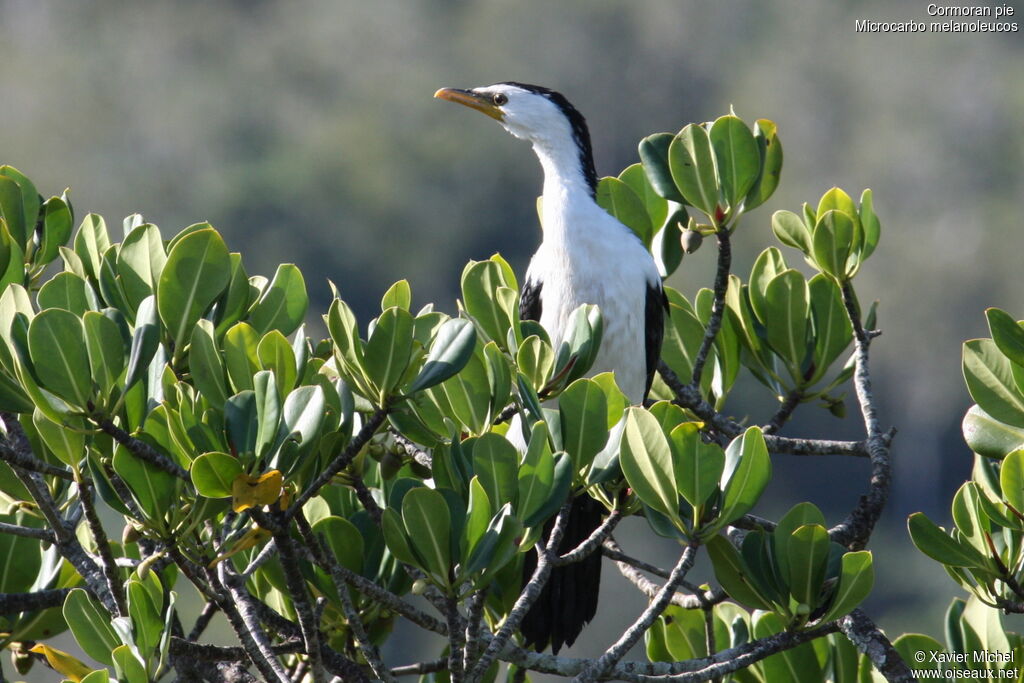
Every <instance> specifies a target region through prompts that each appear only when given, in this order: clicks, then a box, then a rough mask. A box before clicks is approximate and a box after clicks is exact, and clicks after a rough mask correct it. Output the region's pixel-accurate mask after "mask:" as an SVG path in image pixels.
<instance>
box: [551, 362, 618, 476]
mask: <svg viewBox="0 0 1024 683" xmlns="http://www.w3.org/2000/svg"><path fill="white" fill-rule="evenodd" d="M558 414H559V418H560V422H561V428H562V446H563V448H564V449H565V451H566V452H567V453H568V454H569V456H570V457H571V458H572V462H573V466H574V467H575V468H576V469H577V470H581V469H583V468H585V467H587V466H589V465H590V463H591V462H593V460H594V456H596V455H597V454H598V453H600V452H601V449H602V448H604V446H605V443H606V442H607V441H608V400H607V399H606V398H605V393H604V391H603V390H602V389H601V387H600V386H599V385H598V384H597V383H596V382H594V381H593V380H591V379H586V378H583V379H578V380H576V381H575V382H573V383H572V384H570V385H569V387H568V388H567V389H566V390H565V391H563V392H562V393H561V395H560V396H559V398H558Z"/></svg>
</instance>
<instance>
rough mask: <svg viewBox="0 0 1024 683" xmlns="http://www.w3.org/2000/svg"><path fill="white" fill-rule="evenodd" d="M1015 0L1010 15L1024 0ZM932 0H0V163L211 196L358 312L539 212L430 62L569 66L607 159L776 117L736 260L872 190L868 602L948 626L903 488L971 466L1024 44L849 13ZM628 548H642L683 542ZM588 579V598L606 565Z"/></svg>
mask: <svg viewBox="0 0 1024 683" xmlns="http://www.w3.org/2000/svg"><path fill="white" fill-rule="evenodd" d="M1010 4H1011V5H1012V6H1014V7H1015V8H1016V10H1017V14H1016V16H1015V17H1013V18H1011V20H1016V21H1018V22H1019V23H1021V24H1022V25H1024V7H1022V6H1021V5H1020V4H1019V3H1010ZM926 7H927V3H926V2H925V1H924V0H913V1H905V2H901V3H891V2H883V1H881V0H878V1H870V0H864V1H854V0H850V1H847V2H819V3H811V2H799V1H798V0H775V1H774V2H771V3H764V2H758V1H757V0H722V1H719V2H714V3H712V2H698V1H696V0H688V1H685V2H679V1H678V0H647V1H646V2H643V3H630V2H626V1H624V0H589V1H588V0H563V1H562V2H559V3H544V2H533V1H521V2H515V3H512V2H456V1H453V0H419V1H417V2H403V1H401V0H382V1H378V2H374V3H364V2H357V1H354V0H343V1H338V2H328V1H326V0H322V1H313V0H299V1H295V0H293V1H291V2H284V1H283V0H280V1H274V0H262V1H253V0H249V1H243V0H238V1H235V2H219V3H207V2H195V1H185V2H152V3H132V2H127V1H118V0H88V1H82V2H75V3H69V2H53V1H44V0H0V102H2V108H0V112H2V113H0V160H2V161H3V162H4V163H9V164H12V165H14V166H16V167H18V168H19V169H21V170H22V171H24V172H25V173H27V174H29V175H30V176H31V177H32V178H33V179H34V180H35V181H36V182H37V184H38V185H39V187H40V189H41V191H43V192H45V193H49V194H53V193H57V194H59V192H60V191H61V190H62V189H63V187H64V186H65V184H71V185H72V200H73V201H74V203H75V206H76V210H77V213H78V216H79V218H80V217H81V216H82V215H84V213H85V212H87V211H96V212H99V213H102V214H104V215H105V216H106V218H107V220H108V222H109V223H111V224H112V225H115V226H116V224H117V221H119V220H120V218H121V217H123V216H125V215H127V214H129V213H132V212H135V211H140V212H143V213H144V214H145V216H146V218H147V219H148V220H150V221H152V222H156V223H158V224H159V225H160V226H161V227H162V228H163V229H164V231H165V232H166V233H173V232H175V231H176V230H178V229H180V228H182V227H184V226H186V225H188V224H190V223H193V222H196V221H200V220H209V221H210V222H211V223H213V224H214V225H215V226H216V227H217V228H218V229H220V230H221V231H222V232H223V233H224V235H225V237H226V239H227V241H228V244H229V246H230V247H231V248H232V249H233V250H240V251H243V252H244V253H245V255H246V261H247V264H252V268H251V269H252V270H253V271H256V272H263V273H266V274H270V273H272V271H273V268H274V266H275V265H276V264H277V263H278V262H281V261H293V262H295V263H297V264H298V265H299V266H300V267H301V268H302V270H303V272H304V273H305V275H306V278H307V282H308V283H309V286H310V293H311V295H312V296H313V297H314V301H313V305H312V307H311V310H314V311H320V310H325V308H326V304H327V302H328V300H329V290H328V287H327V284H326V280H327V279H328V278H330V279H331V280H333V281H334V282H336V283H337V284H338V286H339V289H340V290H341V292H342V295H343V296H344V297H345V298H346V299H347V300H348V301H350V302H351V303H352V304H353V305H354V306H355V308H356V310H357V313H359V314H361V315H362V316H363V317H367V316H368V315H369V313H370V312H371V311H372V310H374V307H375V306H376V302H377V301H378V299H379V296H380V294H381V293H383V291H384V290H385V289H386V287H387V286H388V285H389V284H390V283H391V282H392V281H394V280H396V279H400V278H402V277H407V278H408V279H409V280H410V281H411V283H412V285H413V292H414V297H415V301H416V302H418V304H422V303H425V302H427V301H436V302H438V304H439V305H440V306H442V307H443V308H445V309H448V310H453V309H454V297H455V295H456V292H457V286H458V275H459V273H460V272H461V268H462V266H463V265H464V263H465V262H466V261H467V260H468V259H470V258H477V259H479V258H483V257H486V256H488V255H489V254H491V253H492V252H494V251H501V252H502V253H503V254H504V255H505V256H506V257H508V258H509V259H510V261H511V262H512V263H513V265H514V266H516V267H517V269H519V271H520V272H522V271H523V270H524V269H525V266H526V263H527V259H528V257H529V254H530V253H531V251H532V249H533V247H534V245H535V244H536V242H537V241H538V239H539V230H538V228H537V221H536V217H535V213H534V208H533V206H534V201H533V200H534V197H535V196H536V195H537V194H538V193H539V188H540V171H539V168H538V167H537V165H536V162H535V160H534V158H533V156H532V154H531V152H530V150H529V148H528V147H527V146H526V145H523V144H521V143H518V142H516V141H514V140H512V139H511V138H509V137H507V136H506V135H505V134H504V133H503V132H502V131H500V130H499V129H498V128H497V127H496V126H494V125H493V124H492V123H491V122H489V121H488V120H487V119H485V118H484V117H477V116H474V115H472V114H471V113H470V112H467V111H465V110H462V109H457V108H454V107H451V106H448V105H443V104H441V103H439V102H436V101H434V100H432V99H431V94H432V93H433V92H434V90H435V89H436V88H437V87H439V86H472V85H483V84H488V83H492V82H495V81H500V80H520V81H526V82H536V83H542V84H545V85H548V86H551V87H553V88H556V89H558V90H561V91H562V92H564V93H565V94H566V95H567V96H568V97H569V98H570V99H571V100H572V101H573V102H574V103H575V104H576V105H577V106H578V107H579V108H580V109H581V110H582V111H583V112H584V113H585V114H587V116H588V119H589V121H590V124H591V129H592V132H593V137H594V145H595V150H596V155H597V163H598V171H599V172H600V173H603V174H617V173H618V171H619V170H620V169H621V168H623V167H625V166H626V165H628V164H630V163H632V162H633V161H635V160H636V143H637V141H638V140H639V139H640V138H641V137H642V136H644V135H646V134H648V133H651V132H655V131H660V130H671V131H674V130H677V129H678V128H680V127H681V126H682V125H683V124H684V123H687V122H690V121H702V120H706V119H710V118H714V117H716V116H718V115H720V114H721V113H724V112H726V111H727V110H728V108H729V107H730V106H733V107H734V108H735V110H736V112H737V113H738V114H739V115H740V116H742V117H745V118H746V119H748V120H750V119H753V118H757V117H766V118H770V119H772V120H774V121H775V122H776V123H777V124H778V125H779V129H780V136H781V138H782V141H783V144H784V147H785V150H786V166H785V170H784V173H783V182H782V185H781V186H780V188H779V190H778V192H777V193H776V194H775V196H774V197H773V198H772V200H771V201H770V202H768V204H767V205H766V206H764V207H762V208H761V209H759V210H758V211H756V212H754V213H753V214H751V215H750V216H748V217H747V218H746V220H745V222H744V224H743V225H742V226H741V228H740V232H739V233H738V234H737V237H736V238H735V240H734V244H735V247H736V250H737V252H738V254H737V258H736V262H737V263H736V266H737V272H739V273H741V274H745V273H747V272H749V267H750V265H751V263H752V260H753V258H754V256H755V255H756V254H757V253H758V252H759V251H760V250H761V249H763V248H764V247H765V246H767V245H769V244H772V243H774V242H773V238H772V236H771V231H770V226H769V217H770V215H771V213H772V211H774V210H775V209H779V208H789V209H796V208H798V207H799V205H800V203H801V202H803V201H812V202H814V201H816V200H817V198H818V197H819V196H820V195H821V194H822V192H823V191H825V190H826V189H828V188H829V187H831V186H832V185H839V186H841V187H843V188H845V189H847V190H848V191H849V192H850V193H851V194H859V192H860V190H861V189H862V188H864V187H872V188H874V189H875V197H876V208H877V209H878V212H879V214H880V216H881V218H882V221H883V238H882V244H881V248H880V249H879V251H878V252H877V255H876V256H875V257H874V258H873V259H872V260H871V262H870V263H869V264H868V266H867V268H866V269H865V272H864V273H863V274H862V276H861V277H860V278H859V280H858V285H859V287H858V290H859V291H860V292H861V296H862V297H878V298H880V299H881V300H882V305H881V308H880V316H879V321H880V326H881V328H882V329H883V330H884V335H883V337H882V338H881V339H880V340H879V341H878V342H877V343H876V344H875V345H874V346H873V351H874V353H873V360H874V372H875V375H874V377H875V386H876V393H877V395H878V396H879V397H880V401H881V406H882V409H883V414H884V418H885V422H887V423H891V424H895V425H896V426H898V427H899V429H900V434H899V437H898V441H897V445H896V448H895V450H894V457H895V460H896V482H895V490H894V497H893V499H892V501H891V503H890V506H889V508H888V510H887V512H886V515H885V518H884V519H883V524H882V525H881V527H880V529H879V531H878V532H877V533H876V534H875V537H874V539H873V543H872V547H873V549H875V550H876V568H877V570H878V572H879V578H878V585H877V587H876V592H875V595H874V596H873V598H872V599H871V601H870V602H869V603H868V610H869V612H870V613H871V614H872V615H873V616H874V617H876V618H877V621H878V623H879V624H880V625H881V626H882V627H883V628H886V629H887V630H888V631H889V632H890V633H892V634H895V633H899V632H901V631H923V632H927V633H930V634H932V635H934V636H941V622H940V615H941V613H942V611H943V610H944V609H945V607H946V605H947V604H948V601H949V599H950V598H951V597H952V595H953V594H954V593H955V592H956V590H955V587H954V585H953V584H952V583H951V582H950V581H949V580H948V579H947V578H946V577H945V575H944V573H943V571H942V569H941V567H940V566H939V565H938V564H936V563H934V562H931V561H929V560H927V559H926V558H925V557H924V556H922V555H920V554H919V553H917V552H916V551H915V550H914V549H913V547H912V546H911V544H910V542H909V538H908V536H907V534H906V528H905V519H906V515H907V514H908V513H910V512H913V511H915V510H924V511H926V512H927V513H928V514H929V515H931V516H932V517H933V518H935V519H937V520H948V517H949V512H948V501H949V499H950V497H951V495H952V493H953V491H954V490H955V488H956V486H958V485H959V483H960V481H962V480H963V479H964V478H965V477H966V476H967V474H968V472H969V469H970V454H969V452H968V450H967V448H966V447H965V446H964V445H963V443H962V440H961V437H960V429H959V422H960V419H961V417H962V415H963V412H964V410H966V408H967V406H968V405H969V399H968V396H967V393H966V390H965V389H964V387H963V381H962V378H961V376H960V369H959V367H960V350H959V348H960V343H961V342H962V340H964V339H966V338H969V337H972V336H978V335H981V334H983V333H985V321H984V316H983V314H982V311H983V309H984V308H985V307H987V306H1000V307H1002V308H1005V309H1006V310H1008V311H1009V312H1011V313H1012V314H1015V315H1017V316H1018V317H1024V296H1022V295H1021V291H1022V289H1021V286H1020V283H1021V280H1022V278H1021V275H1020V273H1019V261H1020V253H1021V239H1022V238H1021V236H1020V227H1021V209H1020V201H1021V199H1022V198H1024V171H1022V169H1024V133H1022V131H1021V123H1022V119H1021V114H1020V112H1021V111H1022V109H1024V41H1022V40H1021V38H1020V34H1019V33H1015V34H1014V33H1011V34H926V35H892V34H865V33H856V32H855V26H854V22H855V19H858V18H867V19H874V20H881V21H896V20H900V19H913V20H916V21H929V20H930V17H928V15H927V12H926ZM115 229H116V228H115ZM787 251H788V253H787V258H788V259H790V261H791V262H793V263H796V262H797V261H798V259H797V258H796V257H795V255H794V253H793V252H792V251H791V250H787ZM712 252H713V249H712V248H710V247H708V248H705V249H704V250H703V251H701V252H698V253H697V254H696V255H694V256H691V257H688V258H687V260H686V261H685V262H684V264H683V267H682V269H681V271H680V273H679V274H677V275H676V276H675V277H674V278H673V281H672V283H671V284H672V285H673V286H675V287H677V288H680V289H681V290H682V291H684V292H686V293H688V294H690V295H692V293H693V292H694V291H695V290H696V288H697V287H699V286H710V284H711V272H712V266H713V253H712ZM748 388H749V391H743V390H740V391H737V392H735V394H734V395H735V396H736V398H737V399H738V400H737V401H736V403H735V404H734V407H733V410H734V412H735V413H736V414H737V415H741V416H742V415H749V416H750V418H751V420H754V421H757V420H763V419H765V417H766V416H768V415H770V414H771V412H772V410H773V405H772V404H771V401H770V398H769V397H768V396H767V395H766V394H765V392H764V390H763V389H762V388H760V387H758V386H754V385H750V386H749V387H748ZM850 408H851V409H855V404H853V403H852V402H851V405H850ZM802 413H803V415H802V417H799V418H798V419H797V420H796V421H795V422H794V423H793V424H792V425H791V426H789V427H787V433H790V434H801V435H817V436H823V437H833V438H854V437H855V436H856V434H857V431H856V429H857V421H855V420H847V421H839V420H836V419H835V418H832V417H831V416H829V415H828V414H827V412H826V411H824V410H821V409H819V408H817V407H815V406H807V407H805V408H804V409H803V411H802ZM867 473H868V468H867V463H865V462H839V461H828V462H826V461H813V462H809V461H807V460H798V459H795V458H790V459H788V460H787V459H782V460H777V461H776V467H775V476H774V480H773V482H772V484H771V485H770V488H769V493H768V497H767V498H766V503H765V504H764V506H763V509H762V510H760V511H759V512H761V513H763V514H766V515H769V516H774V515H778V514H780V513H781V512H782V511H784V510H785V509H787V508H788V507H789V506H790V505H792V504H793V503H795V502H797V501H799V500H806V499H809V500H812V501H814V502H815V503H817V504H818V505H820V506H822V507H823V509H825V511H826V514H828V513H829V511H831V512H832V514H833V516H835V515H838V514H840V513H841V512H844V511H845V510H848V509H849V508H850V507H852V505H853V503H854V502H855V500H856V497H857V496H858V495H859V494H860V492H861V491H862V489H863V488H864V486H865V482H866V479H867ZM638 524H642V522H639V523H638ZM637 530H638V531H639V530H641V529H640V527H639V526H638V527H637ZM620 535H621V536H622V537H623V538H628V537H629V535H626V534H621V533H620ZM632 550H635V551H636V552H646V553H648V554H653V555H654V556H655V557H657V558H659V559H661V560H662V561H668V558H670V557H674V556H675V554H676V553H677V552H678V550H677V549H676V548H674V547H672V546H670V545H668V544H666V543H655V544H654V546H653V547H651V548H648V549H643V548H640V547H636V548H632ZM611 574H612V572H611V571H609V572H608V575H609V576H610V575H611ZM705 575H709V574H705ZM605 584H606V585H605V590H606V591H608V593H609V596H608V597H607V598H606V600H605V604H606V605H608V604H611V600H612V598H611V595H610V594H611V593H612V592H617V591H623V592H624V591H625V590H626V587H625V585H624V584H622V583H617V582H615V581H606V582H605ZM627 595H628V599H626V598H623V599H618V600H619V601H618V602H617V603H616V604H617V605H619V607H618V608H617V609H615V610H611V609H606V610H605V611H604V612H601V613H599V619H602V620H604V619H606V620H607V625H603V626H602V627H600V628H594V629H591V630H590V631H589V632H588V634H587V635H588V636H590V642H588V643H585V644H582V645H579V646H577V648H576V649H575V652H576V653H577V654H590V653H594V652H599V651H602V650H603V649H604V647H605V645H606V644H607V642H608V641H609V638H611V637H612V636H611V631H612V629H613V628H615V627H618V626H619V622H620V621H621V622H623V623H625V622H626V620H627V619H629V620H632V618H633V616H635V612H636V611H637V610H639V609H640V600H639V599H638V597H637V596H635V595H633V594H627ZM634 605H635V609H634ZM405 652H409V657H410V658H411V656H412V651H411V649H410V644H409V643H403V642H396V643H395V646H394V648H393V655H392V658H396V661H395V663H400V662H401V661H404V660H405V657H404V656H403V654H401V653H405ZM33 675H43V674H42V672H41V671H40V670H38V669H37V670H36V671H34V672H33ZM37 680H43V679H37Z"/></svg>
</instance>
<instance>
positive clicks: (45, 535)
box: [0, 522, 53, 543]
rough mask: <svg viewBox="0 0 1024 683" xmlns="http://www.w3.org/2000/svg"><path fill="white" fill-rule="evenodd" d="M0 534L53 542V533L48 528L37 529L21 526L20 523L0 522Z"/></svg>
mask: <svg viewBox="0 0 1024 683" xmlns="http://www.w3.org/2000/svg"><path fill="white" fill-rule="evenodd" d="M0 534H10V535H12V536H22V537H24V538H34V539H36V540H37V541H43V542H44V543H53V533H51V532H50V530H49V529H37V528H35V527H30V526H21V525H20V524H8V523H7V522H0Z"/></svg>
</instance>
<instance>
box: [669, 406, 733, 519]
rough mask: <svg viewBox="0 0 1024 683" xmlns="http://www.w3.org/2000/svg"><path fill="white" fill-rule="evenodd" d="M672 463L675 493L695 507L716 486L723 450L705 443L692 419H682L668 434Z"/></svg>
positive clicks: (705, 498) (721, 464) (701, 503)
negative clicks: (675, 485) (684, 420)
mask: <svg viewBox="0 0 1024 683" xmlns="http://www.w3.org/2000/svg"><path fill="white" fill-rule="evenodd" d="M669 438H670V439H671V441H672V445H673V446H674V448H673V451H674V452H673V455H674V458H675V463H676V477H677V485H678V489H679V493H680V494H682V496H683V498H685V499H686V502H688V503H689V504H690V505H692V506H694V507H699V506H701V505H703V504H704V503H705V502H707V500H708V497H709V496H711V494H712V493H714V492H715V490H716V489H717V488H718V482H719V480H720V479H721V477H722V472H723V471H724V469H725V453H723V452H722V449H721V448H719V447H718V446H717V445H714V444H706V443H704V441H703V439H701V436H700V428H699V426H698V424H697V423H695V422H684V423H683V424H681V425H679V426H677V427H676V428H675V429H673V430H672V433H671V434H669Z"/></svg>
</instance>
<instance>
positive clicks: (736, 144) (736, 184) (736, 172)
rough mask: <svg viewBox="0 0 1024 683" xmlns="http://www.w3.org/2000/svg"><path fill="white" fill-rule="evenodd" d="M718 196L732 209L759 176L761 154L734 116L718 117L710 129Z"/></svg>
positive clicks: (743, 124) (741, 122)
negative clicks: (719, 193) (716, 173)
mask: <svg viewBox="0 0 1024 683" xmlns="http://www.w3.org/2000/svg"><path fill="white" fill-rule="evenodd" d="M710 138H711V146H712V148H713V149H714V151H715V160H716V162H717V168H718V177H719V178H720V179H721V186H722V194H723V196H724V197H725V201H726V202H727V203H728V204H729V208H731V209H734V210H735V209H736V208H737V207H738V206H739V205H740V202H742V201H743V199H744V198H745V197H746V196H747V193H748V192H749V191H750V188H751V187H753V186H754V182H755V181H756V180H757V176H758V175H759V174H760V173H761V153H760V151H759V150H758V148H757V142H756V141H755V140H754V134H753V133H751V132H750V129H749V128H747V124H745V123H743V121H741V120H740V119H739V118H738V117H736V116H722V117H720V118H719V119H717V120H716V121H715V122H714V124H712V126H711V132H710Z"/></svg>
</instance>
